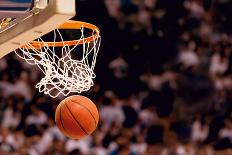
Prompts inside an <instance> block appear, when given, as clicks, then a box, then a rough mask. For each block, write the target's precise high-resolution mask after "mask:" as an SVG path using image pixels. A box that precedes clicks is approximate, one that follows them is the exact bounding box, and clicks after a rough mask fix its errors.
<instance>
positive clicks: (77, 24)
mask: <svg viewBox="0 0 232 155" xmlns="http://www.w3.org/2000/svg"><path fill="white" fill-rule="evenodd" d="M81 27H84V28H87V29H90V30H92V31H93V32H95V34H93V35H92V36H90V37H87V38H84V39H78V40H69V41H58V42H40V41H32V42H30V43H29V44H30V45H23V46H21V48H26V49H31V47H34V48H36V49H40V48H43V47H44V46H45V45H46V46H49V47H52V46H55V47H62V46H64V45H68V46H75V45H77V44H84V43H88V42H91V41H93V40H95V39H96V38H98V37H99V34H100V30H99V28H98V27H97V26H95V25H93V24H90V23H86V22H81V21H74V20H68V21H66V22H65V23H64V24H63V25H61V26H60V27H58V29H81Z"/></svg>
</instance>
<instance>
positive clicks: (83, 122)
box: [55, 95, 99, 139]
mask: <svg viewBox="0 0 232 155" xmlns="http://www.w3.org/2000/svg"><path fill="white" fill-rule="evenodd" d="M55 121H56V125H57V127H58V128H59V129H60V131H61V132H62V133H63V134H64V135H66V136H67V137H69V138H72V139H81V138H83V137H85V136H87V135H90V134H91V133H92V132H93V131H94V130H95V129H96V127H97V124H98V121H99V114H98V110H97V107H96V106H95V104H94V103H93V102H92V101H91V100H90V99H88V98H87V97H84V96H80V95H75V96H70V97H67V98H66V99H64V100H63V101H61V103H60V104H59V105H58V107H57V108H56V114H55Z"/></svg>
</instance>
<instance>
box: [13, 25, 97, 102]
mask: <svg viewBox="0 0 232 155" xmlns="http://www.w3.org/2000/svg"><path fill="white" fill-rule="evenodd" d="M79 31H80V38H79V39H78V40H76V43H75V45H68V44H66V41H64V39H63V36H62V34H61V32H60V30H59V29H56V30H54V32H53V35H54V40H53V43H54V44H53V46H50V45H48V44H47V42H45V41H44V40H43V39H42V38H39V39H38V43H39V48H38V47H37V48H36V47H34V46H32V44H30V43H28V44H26V46H27V47H21V48H19V50H17V51H15V53H16V54H17V55H18V56H19V57H20V58H22V59H24V60H26V62H27V63H29V64H31V65H37V66H38V67H39V68H40V70H41V71H42V72H43V74H44V75H45V76H44V77H43V78H42V79H41V80H40V82H39V83H37V84H36V88H38V89H39V92H43V93H44V94H48V95H50V96H51V97H54V98H55V97H57V96H59V95H60V94H63V95H64V96H67V95H68V94H70V93H71V92H77V93H81V92H83V91H88V90H89V89H90V88H91V86H93V84H94V82H93V79H94V78H95V73H94V67H95V64H96V57H97V54H98V50H99V47H100V42H101V37H100V36H99V35H95V34H96V32H94V31H93V32H91V36H92V37H94V38H93V40H91V41H86V40H85V38H86V37H85V28H84V27H83V26H82V27H81V28H80V30H79ZM58 38H59V39H60V40H61V41H60V42H61V43H62V44H63V45H62V47H56V46H55V43H56V41H57V39H58ZM28 47H29V48H28ZM77 57H79V58H77Z"/></svg>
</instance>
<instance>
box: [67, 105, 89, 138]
mask: <svg viewBox="0 0 232 155" xmlns="http://www.w3.org/2000/svg"><path fill="white" fill-rule="evenodd" d="M65 106H66V107H67V109H68V111H69V113H70V114H71V116H72V117H73V119H74V120H75V122H76V123H77V124H78V126H79V127H80V128H81V130H82V131H83V132H84V133H85V134H86V135H89V134H88V132H86V131H85V129H84V128H83V126H82V125H81V124H80V122H79V121H78V120H77V119H76V118H75V116H74V115H73V113H72V111H71V110H70V108H69V107H68V105H67V104H66V103H65Z"/></svg>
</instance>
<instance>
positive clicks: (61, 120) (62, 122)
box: [60, 106, 68, 134]
mask: <svg viewBox="0 0 232 155" xmlns="http://www.w3.org/2000/svg"><path fill="white" fill-rule="evenodd" d="M60 123H61V126H62V128H63V129H64V131H65V132H66V134H67V133H68V132H67V130H66V129H65V127H64V124H63V121H62V117H61V106H60Z"/></svg>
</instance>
